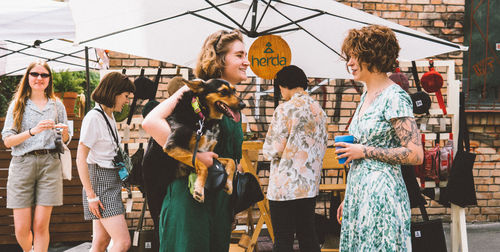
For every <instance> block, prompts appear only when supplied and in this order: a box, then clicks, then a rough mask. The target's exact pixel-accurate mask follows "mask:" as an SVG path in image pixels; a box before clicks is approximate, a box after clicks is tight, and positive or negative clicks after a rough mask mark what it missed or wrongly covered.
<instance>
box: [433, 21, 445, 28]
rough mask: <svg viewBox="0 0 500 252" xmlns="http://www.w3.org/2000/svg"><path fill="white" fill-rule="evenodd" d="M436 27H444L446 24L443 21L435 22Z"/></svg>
mask: <svg viewBox="0 0 500 252" xmlns="http://www.w3.org/2000/svg"><path fill="white" fill-rule="evenodd" d="M434 26H435V27H444V22H443V21H442V20H434Z"/></svg>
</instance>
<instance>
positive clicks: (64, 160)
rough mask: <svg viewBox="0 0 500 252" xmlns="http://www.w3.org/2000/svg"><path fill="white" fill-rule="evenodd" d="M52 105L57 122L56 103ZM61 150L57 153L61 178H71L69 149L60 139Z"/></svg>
mask: <svg viewBox="0 0 500 252" xmlns="http://www.w3.org/2000/svg"><path fill="white" fill-rule="evenodd" d="M54 107H55V109H56V124H57V123H58V121H59V120H58V115H57V105H56V104H55V103H54ZM61 144H62V147H63V151H61V152H60V153H59V159H60V160H61V167H62V169H61V170H62V176H63V179H67V180H71V177H72V176H71V170H72V168H73V167H72V164H71V151H70V150H69V148H68V146H67V145H66V144H65V143H64V141H61Z"/></svg>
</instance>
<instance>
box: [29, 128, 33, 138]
mask: <svg viewBox="0 0 500 252" xmlns="http://www.w3.org/2000/svg"><path fill="white" fill-rule="evenodd" d="M28 133H29V134H30V136H35V135H34V134H31V128H30V129H29V130H28Z"/></svg>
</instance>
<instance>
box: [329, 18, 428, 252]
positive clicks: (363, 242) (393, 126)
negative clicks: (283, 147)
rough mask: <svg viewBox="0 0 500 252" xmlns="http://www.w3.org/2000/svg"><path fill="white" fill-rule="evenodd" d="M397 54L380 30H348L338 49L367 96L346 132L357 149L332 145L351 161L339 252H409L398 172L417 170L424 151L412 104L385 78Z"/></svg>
mask: <svg viewBox="0 0 500 252" xmlns="http://www.w3.org/2000/svg"><path fill="white" fill-rule="evenodd" d="M399 49H400V48H399V44H398V41H397V39H396V36H395V34H394V32H393V31H392V30H390V29H389V28H387V27H384V26H380V25H371V26H367V27H363V28H361V29H352V30H350V31H349V34H348V35H347V37H346V38H345V40H344V43H343V45H342V54H343V55H344V56H345V58H346V60H347V67H348V68H349V69H350V71H351V73H352V75H353V76H354V80H356V81H360V82H364V83H365V84H366V91H365V92H364V93H363V95H362V96H361V101H360V103H359V105H358V107H357V109H356V112H355V113H354V116H353V119H352V122H351V125H350V127H349V133H350V134H351V135H353V136H354V138H355V143H353V144H348V143H335V146H336V147H343V148H341V149H339V150H337V151H336V153H337V154H338V158H344V157H345V158H347V161H346V162H350V161H352V165H351V169H350V172H349V176H348V178H347V188H346V193H345V199H344V201H343V202H342V203H341V205H340V207H339V208H338V211H337V219H338V220H339V222H342V223H341V224H342V230H341V238H340V249H341V251H411V237H410V221H411V212H410V202H409V198H408V193H407V191H406V187H405V184H404V181H403V177H402V175H401V167H400V166H401V165H403V164H404V165H418V164H421V163H422V161H423V150H422V145H421V142H420V133H419V131H418V129H417V124H416V123H415V119H414V118H413V110H412V102H411V99H410V97H409V95H408V94H407V93H406V92H405V91H404V90H403V89H401V87H400V86H398V85H397V84H395V83H394V82H392V81H391V80H390V79H389V77H388V76H387V73H388V72H391V71H392V70H393V69H394V68H395V66H396V59H397V57H398V54H399Z"/></svg>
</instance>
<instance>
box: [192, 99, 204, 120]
mask: <svg viewBox="0 0 500 252" xmlns="http://www.w3.org/2000/svg"><path fill="white" fill-rule="evenodd" d="M191 106H192V107H193V110H194V112H195V113H196V114H198V116H199V117H200V119H201V120H205V116H204V115H203V113H201V108H200V100H199V99H198V96H195V97H193V99H192V100H191Z"/></svg>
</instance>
